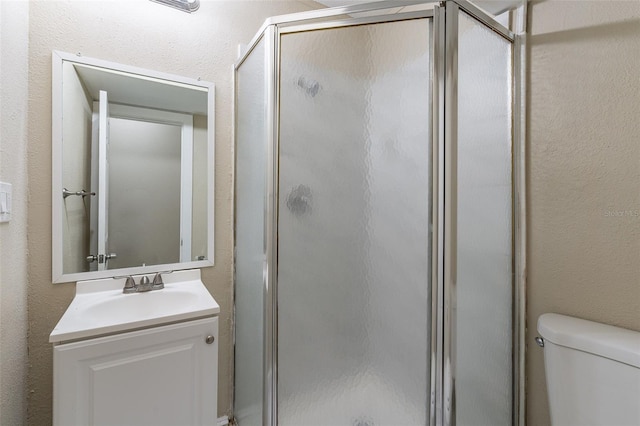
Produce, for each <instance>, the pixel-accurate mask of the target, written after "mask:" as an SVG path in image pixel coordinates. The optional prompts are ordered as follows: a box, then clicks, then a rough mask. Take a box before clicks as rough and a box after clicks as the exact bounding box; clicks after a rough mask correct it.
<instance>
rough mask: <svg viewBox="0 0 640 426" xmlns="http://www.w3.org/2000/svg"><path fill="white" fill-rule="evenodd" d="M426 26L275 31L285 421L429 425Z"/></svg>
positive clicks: (281, 418) (420, 22) (280, 405)
mask: <svg viewBox="0 0 640 426" xmlns="http://www.w3.org/2000/svg"><path fill="white" fill-rule="evenodd" d="M430 35H431V19H430V18H422V19H413V20H407V21H397V22H387V23H376V24H369V25H360V26H352V27H339V28H332V29H322V30H315V31H305V32H291V33H284V34H282V35H281V38H280V57H281V60H280V81H279V84H280V111H279V130H280V139H279V156H278V161H279V182H278V193H279V198H278V264H277V274H278V275H277V278H278V281H277V304H278V312H277V315H278V316H277V318H278V320H277V326H278V333H277V334H278V339H277V349H278V377H277V392H278V394H277V396H278V397H277V401H278V402H277V416H278V424H279V425H281V426H285V425H305V426H311V425H334V426H339V425H348V426H352V425H360V426H365V425H374V424H375V425H425V424H427V423H428V419H429V398H430V396H429V389H430V376H429V365H430V358H429V353H430V347H429V339H430V337H429V336H430V329H431V325H430V304H431V301H430V262H431V260H430V239H431V236H430V235H431V234H430V208H431V202H430V200H431V195H432V190H431V188H430V173H431V166H430V161H431V159H430V152H431V144H430V134H431V127H430V122H431V110H430V68H431V67H430V38H431V37H430ZM398 46H402V49H399V48H398Z"/></svg>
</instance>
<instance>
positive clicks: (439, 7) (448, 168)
mask: <svg viewBox="0 0 640 426" xmlns="http://www.w3.org/2000/svg"><path fill="white" fill-rule="evenodd" d="M521 1H522V3H521V5H520V6H519V7H518V8H514V9H511V10H512V12H513V16H514V19H513V21H514V22H515V27H516V30H515V31H516V32H513V31H511V30H510V29H509V28H507V27H505V26H504V25H502V24H501V23H500V22H498V21H497V20H496V19H495V18H494V17H493V16H492V15H491V14H489V13H488V12H485V11H484V10H482V9H481V8H479V7H477V6H476V5H474V4H473V3H471V2H470V1H468V0H444V1H442V2H440V3H437V2H425V1H423V0H408V1H380V2H376V3H367V4H358V5H352V6H345V7H337V8H331V9H320V10H313V11H309V12H303V13H295V14H290V15H282V16H276V17H272V18H269V19H267V20H266V21H265V22H264V24H263V25H262V27H261V28H260V30H259V31H258V33H257V34H256V36H255V37H254V38H253V39H252V40H251V42H250V43H249V45H248V48H247V49H246V51H245V52H244V54H242V55H241V57H240V59H239V60H238V61H237V62H236V64H235V65H234V87H235V89H236V90H235V93H236V94H237V72H238V69H239V67H240V66H241V65H242V64H243V62H244V61H245V59H246V58H247V57H248V56H249V55H250V54H251V52H252V50H253V48H254V47H255V46H256V45H257V44H258V43H259V42H260V41H261V40H264V41H265V44H266V46H265V47H266V51H267V52H269V53H268V54H267V58H266V59H267V61H266V64H265V68H266V72H267V78H266V82H267V105H266V110H267V117H266V119H267V120H266V123H267V133H268V141H267V144H268V145H267V180H266V182H267V185H266V186H267V188H265V201H266V202H265V212H264V218H265V224H264V229H265V234H264V253H265V271H264V288H263V291H264V318H263V321H264V347H263V350H264V353H263V362H264V365H263V425H265V426H276V425H277V424H278V401H277V392H278V381H277V377H278V364H277V356H278V352H277V351H278V343H277V342H278V340H277V338H278V328H277V326H278V324H277V280H278V276H277V253H278V252H277V250H278V246H277V244H278V239H277V230H278V171H279V164H278V155H277V154H278V151H279V128H278V123H279V121H278V118H279V98H278V93H279V83H280V82H279V71H280V70H279V67H280V44H279V41H280V35H281V34H286V33H293V32H301V31H313V30H320V29H328V28H339V27H345V26H356V25H365V24H372V23H383V22H392V21H401V20H408V19H417V18H431V19H433V27H432V28H433V32H432V35H433V37H432V41H431V43H432V50H433V51H432V55H431V56H432V61H431V75H432V96H431V99H430V102H431V106H432V108H431V111H432V126H431V127H432V152H431V163H432V176H431V182H432V185H431V187H432V188H433V194H432V200H431V218H430V219H431V220H430V223H432V224H433V223H435V224H437V225H438V226H437V232H432V236H431V238H432V247H431V260H432V267H431V274H432V276H431V282H430V283H429V285H430V286H431V343H430V346H431V355H430V360H431V365H430V366H429V370H430V386H431V389H430V396H431V397H430V401H425V404H430V411H429V413H430V419H429V425H430V426H435V425H446V426H454V425H455V424H456V421H455V404H454V395H455V375H456V371H455V358H454V357H453V355H454V354H453V353H452V343H453V341H454V339H455V336H453V328H452V320H453V318H452V308H453V306H452V305H451V302H452V301H453V300H455V292H456V282H455V266H456V264H455V258H456V250H457V245H456V239H455V237H456V229H455V221H451V220H447V221H443V220H441V218H442V219H446V218H450V217H453V215H454V214H455V213H456V212H457V210H456V191H455V188H456V186H457V176H456V175H457V164H456V162H457V156H456V155H455V154H456V153H457V53H458V52H457V45H458V40H457V38H458V27H457V25H458V11H463V12H465V13H466V14H468V15H470V16H471V17H473V18H475V19H476V20H477V21H478V22H479V23H481V24H483V25H484V26H486V27H488V28H489V29H491V30H492V31H494V32H495V33H496V34H499V35H500V36H501V37H503V38H504V39H506V40H507V41H509V42H511V43H512V64H513V69H512V81H513V86H512V88H511V90H512V215H513V216H512V219H513V221H512V236H513V237H512V238H513V239H512V259H513V260H512V274H513V280H512V289H513V291H512V295H513V300H512V327H513V329H512V340H513V342H512V348H513V351H512V354H513V355H512V368H513V372H512V377H513V382H512V388H513V393H512V395H513V401H512V403H513V420H512V424H513V425H519V426H524V424H525V404H524V389H525V374H524V371H525V370H524V368H525V364H524V355H525V341H524V339H525V306H526V305H525V286H526V216H525V211H526V208H525V207H526V204H525V203H526V193H525V77H526V73H525V66H526V63H525V59H526V55H525V52H526V32H525V22H526V0H521ZM415 5H433V9H426V10H419V11H411V12H405V13H402V12H400V13H398V12H397V11H396V12H393V10H394V9H398V8H402V7H405V6H415ZM385 10H390V11H389V12H387V13H382V14H379V15H375V14H374V15H373V16H365V17H353V16H351V15H354V14H359V13H364V12H374V13H375V12H379V11H382V12H384V11H385ZM331 18H335V19H333V20H332V19H331ZM234 117H235V119H236V120H237V100H236V99H235V98H234ZM236 125H237V121H236ZM234 139H235V126H234ZM235 161H236V166H237V158H236V159H235ZM445 199H446V200H447V202H446V203H445V202H444V200H445ZM234 263H235V259H234ZM234 332H235V330H234ZM234 341H235V339H234ZM445 363H447V364H448V365H451V369H450V370H448V371H444V369H443V365H445Z"/></svg>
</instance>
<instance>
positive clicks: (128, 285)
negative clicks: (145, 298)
mask: <svg viewBox="0 0 640 426" xmlns="http://www.w3.org/2000/svg"><path fill="white" fill-rule="evenodd" d="M136 287H137V286H136V282H135V281H134V279H133V277H132V276H128V277H127V280H126V281H125V282H124V288H123V289H122V292H123V293H125V294H127V293H135V292H136V291H137V288H136Z"/></svg>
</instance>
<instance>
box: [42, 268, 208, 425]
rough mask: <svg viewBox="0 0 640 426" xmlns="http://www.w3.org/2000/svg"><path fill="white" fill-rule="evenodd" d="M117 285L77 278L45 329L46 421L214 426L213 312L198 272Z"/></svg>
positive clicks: (121, 281) (113, 281)
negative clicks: (48, 371) (49, 414)
mask: <svg viewBox="0 0 640 426" xmlns="http://www.w3.org/2000/svg"><path fill="white" fill-rule="evenodd" d="M124 282H125V280H124V279H103V280H94V281H85V282H78V284H77V288H76V296H75V298H74V300H73V302H72V303H71V305H70V306H69V308H68V309H67V311H66V312H65V314H64V315H63V317H62V319H61V320H60V322H59V323H58V325H57V326H56V328H55V329H54V330H53V332H52V333H51V335H50V338H49V341H50V342H52V343H54V349H53V363H54V374H53V387H54V392H53V395H54V397H53V412H54V413H53V424H54V425H65V426H67V425H88V424H91V425H96V426H97V425H178V424H179V425H207V424H212V425H213V424H215V423H216V418H217V387H218V380H217V376H218V317H217V314H218V313H219V312H220V308H219V306H218V304H217V303H216V301H215V300H214V299H213V298H212V297H211V295H210V294H209V292H208V291H207V289H206V288H205V287H204V284H203V283H202V281H200V271H199V270H187V271H176V272H173V273H171V274H166V275H165V276H164V284H165V288H163V289H161V290H154V291H148V292H141V293H137V294H123V292H122V289H123V285H124Z"/></svg>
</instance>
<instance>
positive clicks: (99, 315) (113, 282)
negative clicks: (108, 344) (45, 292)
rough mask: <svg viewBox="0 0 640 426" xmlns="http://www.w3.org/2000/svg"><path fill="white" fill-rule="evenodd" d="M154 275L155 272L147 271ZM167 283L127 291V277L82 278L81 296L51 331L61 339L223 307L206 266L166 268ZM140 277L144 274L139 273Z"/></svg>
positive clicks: (136, 326) (55, 339)
mask: <svg viewBox="0 0 640 426" xmlns="http://www.w3.org/2000/svg"><path fill="white" fill-rule="evenodd" d="M147 276H148V277H149V279H153V274H150V275H147ZM162 277H163V280H164V286H165V288H163V289H161V290H153V291H147V292H143V293H133V294H123V293H122V289H123V287H124V282H125V279H124V278H121V279H114V278H107V279H100V280H92V281H78V283H77V284H76V296H75V297H74V299H73V301H72V302H71V304H70V305H69V307H68V308H67V310H66V311H65V313H64V315H63V316H62V318H61V319H60V321H59V322H58V324H57V325H56V326H55V328H54V329H53V331H52V332H51V334H50V335H49V342H52V343H59V342H62V341H68V340H77V339H83V338H89V337H97V336H102V335H105V334H113V333H119V332H124V331H128V330H134V329H139V328H146V327H152V326H157V325H161V324H167V323H172V322H177V321H186V320H190V319H195V318H201V317H206V316H212V315H216V314H218V313H220V306H219V305H218V303H217V302H216V301H215V299H214V298H213V297H212V296H211V294H209V291H208V290H207V289H206V287H205V286H204V284H203V282H202V281H201V280H200V270H199V269H193V270H186V271H175V272H172V273H170V274H163V276H162ZM135 278H136V282H138V281H139V279H140V276H136V277H135Z"/></svg>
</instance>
